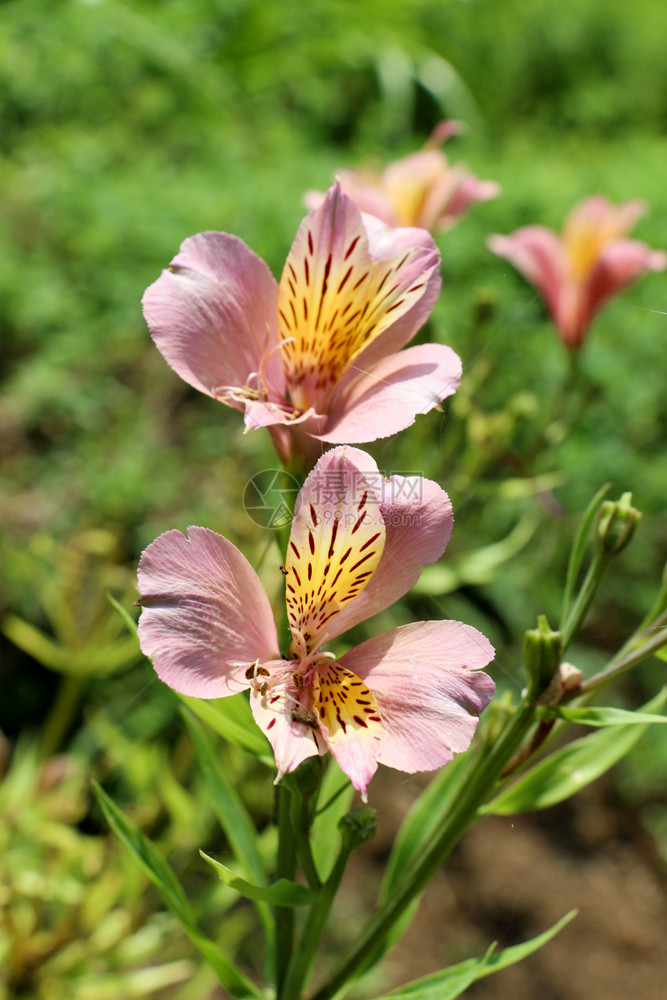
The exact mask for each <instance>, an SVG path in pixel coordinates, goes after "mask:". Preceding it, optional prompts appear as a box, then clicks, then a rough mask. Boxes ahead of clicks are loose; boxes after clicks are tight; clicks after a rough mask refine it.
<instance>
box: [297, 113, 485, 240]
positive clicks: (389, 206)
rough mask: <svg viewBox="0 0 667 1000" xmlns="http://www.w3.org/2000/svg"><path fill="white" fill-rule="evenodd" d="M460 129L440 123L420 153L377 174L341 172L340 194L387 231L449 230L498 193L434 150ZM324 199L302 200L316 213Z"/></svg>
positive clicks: (311, 195)
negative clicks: (391, 228) (472, 208)
mask: <svg viewBox="0 0 667 1000" xmlns="http://www.w3.org/2000/svg"><path fill="white" fill-rule="evenodd" d="M461 128H462V126H461V125H460V123H459V122H454V121H444V122H440V124H439V125H438V126H437V127H436V128H435V130H434V131H433V134H432V135H431V137H430V139H429V140H428V142H427V143H426V144H425V146H424V148H423V149H421V150H420V151H419V152H417V153H410V154H409V155H408V156H404V157H402V159H400V160H394V162H393V163H390V164H389V166H387V167H385V169H384V170H383V171H382V172H381V173H373V172H372V171H370V170H365V169H363V168H361V169H358V170H353V169H348V170H341V171H340V172H339V173H338V175H337V178H338V180H339V181H340V184H341V187H342V188H343V191H345V193H346V194H347V195H349V196H350V198H352V200H353V201H354V202H355V204H356V205H357V206H358V207H359V209H360V210H361V211H362V212H368V214H369V215H374V216H375V217H376V218H377V219H381V220H382V222H384V223H386V224H387V225H389V226H418V227H420V228H422V229H428V230H429V232H431V233H437V232H439V231H440V230H443V229H451V227H452V226H453V225H455V223H456V222H457V221H458V219H459V218H460V216H461V215H463V213H464V212H465V211H466V209H467V208H468V206H469V205H471V204H473V203H474V202H476V201H489V200H490V199H491V198H495V197H497V195H498V194H499V193H500V187H499V185H498V184H496V182H495V181H481V180H479V178H478V177H475V176H474V175H473V174H471V173H469V172H468V170H467V169H466V168H465V167H464V166H463V164H461V163H456V164H453V165H451V166H450V165H449V163H448V161H447V157H446V156H445V154H444V153H443V152H441V150H440V149H438V148H437V147H438V146H440V145H441V144H442V143H443V142H445V140H446V139H448V138H449V137H450V136H451V135H455V134H456V133H457V132H460V131H461ZM323 198H324V195H323V194H321V193H320V192H319V191H308V192H307V193H306V195H305V198H304V201H305V203H306V205H308V207H309V208H315V207H316V206H317V205H319V204H321V202H322V199H323Z"/></svg>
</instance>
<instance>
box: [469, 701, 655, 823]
mask: <svg viewBox="0 0 667 1000" xmlns="http://www.w3.org/2000/svg"><path fill="white" fill-rule="evenodd" d="M666 698H667V689H666V690H663V691H661V692H660V694H658V695H657V696H656V697H655V698H653V699H652V700H651V701H650V702H648V703H647V704H646V705H645V706H644V708H645V710H646V711H647V712H648V713H649V718H650V715H651V714H652V711H653V710H654V709H658V710H660V709H661V708H662V707H663V706H664V704H665V700H666ZM647 725H649V723H644V724H643V725H637V724H636V723H625V724H623V725H616V726H611V727H609V726H607V727H605V728H603V729H601V730H600V731H599V732H597V733H591V735H590V736H584V737H583V738H582V739H580V740H574V741H573V742H572V743H568V744H567V746H564V747H562V748H561V749H560V750H556V752H555V753H552V754H550V755H549V756H548V757H546V758H545V759H544V760H541V761H540V762H539V763H538V764H536V765H535V766H534V767H532V768H531V769H530V770H529V771H527V772H526V773H525V774H524V775H522V776H521V777H520V778H519V779H518V780H517V781H515V782H514V784H512V785H509V787H508V788H506V789H504V790H503V791H502V792H501V793H500V794H499V795H497V796H496V798H495V799H493V800H492V801H491V802H490V803H489V804H488V805H486V806H483V807H482V809H481V810H480V812H481V813H482V814H484V813H495V814H497V815H500V816H510V815H512V813H517V812H528V811H529V810H532V809H546V808H547V807H548V806H553V805H555V804H556V803H557V802H563V800H564V799H568V798H569V797H570V796H571V795H574V794H575V792H578V791H579V790H580V789H581V788H584V787H585V786H586V785H588V784H590V782H591V781H595V779H596V778H599V777H600V775H602V774H604V773H605V772H606V771H608V770H609V768H610V767H613V765H614V764H616V763H617V761H619V760H620V759H621V757H624V756H625V754H626V753H628V752H629V751H630V750H631V749H632V747H633V746H634V745H635V743H637V741H638V740H639V738H640V736H641V735H642V734H643V733H644V732H645V730H646V727H647Z"/></svg>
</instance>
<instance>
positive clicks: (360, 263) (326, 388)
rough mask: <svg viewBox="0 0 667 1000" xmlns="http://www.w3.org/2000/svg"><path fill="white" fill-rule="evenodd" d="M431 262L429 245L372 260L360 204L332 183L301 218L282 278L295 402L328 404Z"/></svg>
mask: <svg viewBox="0 0 667 1000" xmlns="http://www.w3.org/2000/svg"><path fill="white" fill-rule="evenodd" d="M433 266H434V257H433V253H432V252H431V251H428V250H425V249H424V248H423V247H414V248H412V249H409V250H407V251H403V252H401V253H400V254H397V255H394V256H392V257H387V258H384V259H380V260H376V261H373V260H372V258H371V256H370V253H369V250H368V239H367V236H366V231H365V229H364V226H363V223H362V221H361V216H360V214H359V211H358V210H357V209H356V207H355V206H354V205H353V203H352V202H351V201H350V200H349V199H348V198H347V197H346V196H345V195H343V194H342V192H341V191H340V190H339V189H338V188H334V189H333V190H332V192H330V194H329V196H328V197H327V199H326V200H325V202H324V204H323V205H322V206H321V207H320V208H319V209H317V210H316V211H314V212H311V213H310V215H308V216H307V218H306V219H304V221H303V223H302V224H301V227H300V229H299V232H298V233H297V237H296V239H295V241H294V244H293V246H292V249H291V251H290V254H289V256H288V258H287V262H286V264H285V268H284V270H283V274H282V278H281V281H280V292H279V298H278V307H279V321H278V328H279V336H280V340H281V342H282V344H283V348H282V357H283V364H284V367H285V372H286V375H287V382H288V386H289V391H290V397H291V399H292V402H293V403H294V404H295V405H296V406H298V407H301V408H302V409H306V408H307V407H308V406H313V407H314V408H315V409H318V404H319V407H320V409H322V408H323V403H324V402H325V400H326V398H327V397H328V395H329V394H330V393H331V391H332V389H333V387H334V386H335V385H336V384H337V382H338V381H339V379H340V378H341V376H342V375H343V374H344V372H345V370H346V369H347V367H348V365H349V364H350V363H351V362H352V361H353V359H354V358H355V357H356V355H357V354H359V352H360V351H361V350H362V349H363V348H364V347H366V346H367V344H369V343H370V342H371V341H372V340H374V339H375V338H376V337H377V336H379V334H381V333H382V332H383V331H384V330H386V329H387V328H388V327H389V326H391V325H392V324H393V323H395V322H396V320H397V319H399V317H401V316H402V315H403V314H404V313H406V312H407V311H408V310H409V309H410V308H411V307H412V306H413V305H414V304H415V303H416V302H417V301H418V300H419V299H420V298H421V297H422V295H423V294H424V291H425V289H426V285H427V283H428V278H429V275H430V273H431V271H432V270H433Z"/></svg>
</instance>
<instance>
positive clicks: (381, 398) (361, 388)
mask: <svg viewBox="0 0 667 1000" xmlns="http://www.w3.org/2000/svg"><path fill="white" fill-rule="evenodd" d="M438 265H439V253H438V250H437V248H436V246H435V244H434V242H433V239H432V238H431V236H430V235H429V234H428V233H427V232H425V231H423V230H420V229H400V230H394V229H388V228H387V227H385V226H383V225H381V224H380V223H379V222H378V221H377V219H373V218H370V217H362V216H361V214H360V212H359V210H358V209H357V207H356V205H355V204H354V203H353V202H352V201H351V200H350V199H349V198H348V197H346V195H344V194H343V193H342V191H341V190H340V187H339V186H338V185H334V187H332V188H331V190H330V191H329V193H328V195H327V197H326V199H325V200H324V202H323V204H322V206H321V207H320V208H318V209H317V210H316V211H314V212H311V213H310V214H309V215H308V216H307V217H306V218H305V219H304V220H303V222H302V223H301V226H300V227H299V230H298V232H297V235H296V239H295V240H294V243H293V245H292V249H291V250H290V252H289V256H288V257H287V261H286V263H285V267H284V270H283V274H282V278H281V280H280V285H278V284H277V282H276V281H275V279H274V277H273V275H272V274H271V272H270V270H269V268H268V267H267V265H266V264H265V263H264V261H263V260H261V259H260V258H259V257H258V256H257V255H256V254H255V253H253V251H252V250H250V249H249V247H247V246H246V245H245V243H243V242H242V241H241V240H240V239H238V238H237V237H236V236H231V235H229V234H228V233H214V232H209V233H200V234H199V235H198V236H192V237H190V238H189V239H187V240H185V242H184V243H183V244H182V246H181V249H180V252H179V253H178V255H177V256H176V257H175V258H174V260H173V261H172V262H171V264H170V266H169V267H168V268H167V270H165V271H163V272H162V274H161V276H160V277H159V278H158V280H157V281H156V282H155V283H154V284H152V285H151V286H150V287H149V288H148V289H147V291H146V292H145V294H144V297H143V307H144V315H145V317H146V321H147V323H148V326H149V327H150V330H151V333H152V335H153V339H154V340H155V343H156V345H157V347H158V348H159V350H160V351H161V353H162V354H163V356H164V357H165V359H166V360H167V362H168V363H169V365H171V367H172V368H173V369H174V371H176V372H177V373H178V374H179V375H180V376H181V378H183V379H184V380H185V381H186V382H188V383H189V384H190V385H192V386H194V387H195V388H196V389H199V390H200V391H201V392H205V393H206V394H207V395H209V396H213V397H214V398H215V399H219V400H220V401H221V402H223V403H226V404H227V405H228V406H232V407H234V408H235V409H238V410H241V411H243V412H244V414H245V423H246V425H247V427H248V428H253V429H254V428H258V427H269V429H270V430H271V433H272V437H273V439H274V443H275V444H276V447H277V449H278V452H279V454H280V455H281V457H282V458H284V459H285V460H287V461H289V460H290V458H291V456H292V454H293V453H294V452H295V451H296V452H298V453H299V454H300V455H301V456H302V457H304V458H310V457H311V455H313V454H315V453H319V452H320V451H321V445H319V444H317V449H316V452H315V449H314V448H313V441H312V440H310V453H308V445H309V441H308V436H310V438H311V439H312V438H315V439H317V441H318V442H319V441H328V442H333V443H337V444H354V443H360V442H367V441H374V440H376V438H380V437H387V436H389V435H391V434H396V433H397V432H398V431H401V430H403V429H404V428H405V427H408V426H409V425H410V424H411V423H413V422H414V419H415V416H416V415H417V414H418V413H426V412H427V411H428V410H430V409H432V408H433V407H434V406H437V405H438V403H439V402H440V401H441V400H443V399H444V398H445V397H446V396H449V395H451V394H452V393H453V392H455V391H456V389H457V388H458V385H459V382H460V378H461V361H460V359H459V357H458V355H456V354H455V353H454V351H453V350H452V349H451V348H450V347H445V346H444V345H441V344H423V345H420V346H417V347H411V348H409V349H408V350H405V351H402V350H401V348H403V347H404V346H405V345H406V344H407V343H408V341H410V340H411V339H412V337H414V335H415V333H416V332H417V330H419V328H420V327H421V326H422V325H423V323H424V322H425V321H426V319H427V317H428V316H429V314H430V312H431V310H432V308H433V305H434V303H435V301H436V299H437V297H438V293H439V291H440V275H439V271H438Z"/></svg>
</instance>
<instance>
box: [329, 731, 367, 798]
mask: <svg viewBox="0 0 667 1000" xmlns="http://www.w3.org/2000/svg"><path fill="white" fill-rule="evenodd" d="M323 740H324V741H325V742H326V743H327V749H328V750H330V751H331V753H332V755H333V756H334V757H335V759H336V763H337V764H338V766H339V768H340V769H341V771H342V772H343V773H344V774H346V775H347V776H348V778H349V779H350V781H351V782H352V786H353V788H355V789H356V790H357V791H358V792H359V794H360V795H361V797H362V799H363V801H364V802H366V793H367V791H368V784H369V782H370V780H371V778H372V777H373V775H374V774H375V772H376V771H377V767H378V765H377V757H376V754H377V745H376V744H375V743H374V742H373V741H371V739H369V737H367V736H366V734H365V733H363V732H360V731H359V730H356V729H355V730H348V732H347V733H345V734H343V733H338V734H336V736H335V738H334V739H333V740H329V741H327V738H326V733H325V734H324V736H323Z"/></svg>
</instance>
